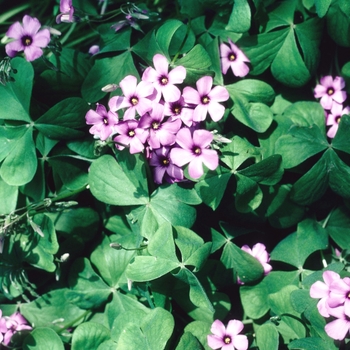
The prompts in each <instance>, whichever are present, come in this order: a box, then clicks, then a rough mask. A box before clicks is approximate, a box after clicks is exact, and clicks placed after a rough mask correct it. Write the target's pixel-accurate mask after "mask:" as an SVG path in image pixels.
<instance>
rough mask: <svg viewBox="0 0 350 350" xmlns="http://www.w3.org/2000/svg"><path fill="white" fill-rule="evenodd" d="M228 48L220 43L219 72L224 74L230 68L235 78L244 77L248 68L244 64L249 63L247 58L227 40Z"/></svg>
mask: <svg viewBox="0 0 350 350" xmlns="http://www.w3.org/2000/svg"><path fill="white" fill-rule="evenodd" d="M228 41H229V44H230V46H227V45H226V44H224V43H222V44H221V45H220V57H221V70H222V73H223V74H226V73H227V71H228V69H229V68H230V67H231V69H232V72H233V74H234V75H235V76H236V77H244V76H246V75H247V74H248V73H249V67H248V66H247V65H246V64H245V63H244V62H250V61H249V59H248V58H247V56H246V55H245V54H244V53H243V52H242V50H240V49H239V48H238V46H237V45H235V44H234V43H233V42H232V41H231V40H230V39H228Z"/></svg>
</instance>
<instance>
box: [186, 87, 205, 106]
mask: <svg viewBox="0 0 350 350" xmlns="http://www.w3.org/2000/svg"><path fill="white" fill-rule="evenodd" d="M182 96H183V98H184V100H185V102H186V103H189V104H195V105H197V104H200V103H201V99H200V96H199V93H198V91H197V90H195V89H194V88H193V87H190V86H186V87H185V88H184V90H183V92H182Z"/></svg>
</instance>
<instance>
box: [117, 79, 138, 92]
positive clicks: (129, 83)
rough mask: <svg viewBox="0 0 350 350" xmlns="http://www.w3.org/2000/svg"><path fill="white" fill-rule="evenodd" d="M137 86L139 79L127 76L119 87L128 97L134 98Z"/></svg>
mask: <svg viewBox="0 0 350 350" xmlns="http://www.w3.org/2000/svg"><path fill="white" fill-rule="evenodd" d="M136 85H137V78H136V77H134V76H133V75H127V76H126V77H125V78H124V79H123V80H122V81H121V82H120V83H119V86H120V88H121V89H122V91H123V94H124V95H125V96H126V97H132V95H134V94H135V90H136Z"/></svg>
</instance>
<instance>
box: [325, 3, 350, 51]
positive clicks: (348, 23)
mask: <svg viewBox="0 0 350 350" xmlns="http://www.w3.org/2000/svg"><path fill="white" fill-rule="evenodd" d="M326 19H327V29H328V33H329V35H330V36H331V38H332V39H333V40H334V41H335V42H336V43H337V44H338V45H340V46H345V47H349V46H350V37H349V33H350V6H349V2H348V1H347V0H333V1H332V3H331V5H330V7H329V9H328V12H327V15H326Z"/></svg>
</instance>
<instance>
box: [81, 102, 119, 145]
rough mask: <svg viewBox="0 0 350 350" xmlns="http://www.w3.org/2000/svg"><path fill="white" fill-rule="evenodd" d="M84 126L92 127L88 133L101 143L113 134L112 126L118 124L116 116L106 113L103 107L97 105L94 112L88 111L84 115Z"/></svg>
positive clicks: (109, 112) (110, 112)
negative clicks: (97, 138)
mask: <svg viewBox="0 0 350 350" xmlns="http://www.w3.org/2000/svg"><path fill="white" fill-rule="evenodd" d="M85 120H86V124H88V125H92V127H91V128H90V130H89V132H90V134H92V135H95V136H97V137H99V138H100V139H101V140H102V141H105V140H107V139H108V137H109V136H111V135H112V134H113V133H114V126H115V125H117V124H118V122H119V119H118V114H116V113H113V112H112V111H108V112H107V109H106V107H105V106H104V105H102V104H99V103H97V104H96V111H94V110H93V109H90V110H89V111H88V112H87V113H86V115H85Z"/></svg>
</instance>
